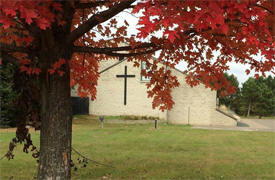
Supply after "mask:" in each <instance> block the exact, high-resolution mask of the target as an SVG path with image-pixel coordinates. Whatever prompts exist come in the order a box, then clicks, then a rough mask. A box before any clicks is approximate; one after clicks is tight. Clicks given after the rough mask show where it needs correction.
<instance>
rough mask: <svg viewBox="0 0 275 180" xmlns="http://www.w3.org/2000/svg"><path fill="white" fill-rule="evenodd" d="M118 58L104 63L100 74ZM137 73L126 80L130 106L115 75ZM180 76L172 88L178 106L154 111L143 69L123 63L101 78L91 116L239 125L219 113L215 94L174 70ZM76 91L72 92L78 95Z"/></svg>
mask: <svg viewBox="0 0 275 180" xmlns="http://www.w3.org/2000/svg"><path fill="white" fill-rule="evenodd" d="M116 62H118V59H110V60H102V62H101V63H100V67H99V69H100V71H101V70H103V69H105V68H106V67H109V66H111V65H112V64H114V63H116ZM125 65H127V73H128V74H131V75H132V74H134V75H135V78H128V79H127V105H124V78H117V77H116V75H118V74H124V67H125ZM172 72H173V74H175V75H176V76H177V77H178V80H179V82H180V87H178V88H175V89H173V91H172V96H173V100H174V102H175V105H174V107H173V109H172V110H170V111H165V112H161V111H160V110H158V109H155V110H153V109H152V99H149V98H147V88H146V82H142V81H141V77H140V68H136V67H133V63H132V62H127V61H123V62H121V63H120V64H118V65H116V66H114V67H112V68H111V69H109V70H107V71H105V72H103V73H102V74H101V75H100V78H99V81H98V87H97V98H96V100H94V101H90V109H89V111H90V114H95V115H136V116H155V117H159V118H160V119H165V120H167V121H168V123H171V124H191V125H206V126H211V125H212V126H215V125H218V126H220V125H222V126H236V124H237V122H236V121H235V120H234V119H232V118H230V117H228V116H225V115H224V114H222V113H220V112H217V111H216V91H211V90H210V89H207V88H205V87H204V85H202V84H201V85H199V86H196V87H193V88H191V87H190V86H189V85H187V83H186V82H185V75H184V74H183V73H181V72H179V71H177V70H172ZM75 94H76V92H75V91H72V95H73V96H75Z"/></svg>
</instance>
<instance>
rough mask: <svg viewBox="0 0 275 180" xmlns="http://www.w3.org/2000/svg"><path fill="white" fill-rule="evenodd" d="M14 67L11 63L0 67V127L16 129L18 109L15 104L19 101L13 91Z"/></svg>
mask: <svg viewBox="0 0 275 180" xmlns="http://www.w3.org/2000/svg"><path fill="white" fill-rule="evenodd" d="M13 75H14V66H13V65H12V64H10V63H7V64H2V65H1V66H0V81H1V83H0V98H1V100H0V102H1V112H0V126H4V127H5V126H10V127H15V126H16V122H17V116H16V114H17V109H16V106H15V105H14V104H13V102H14V101H15V100H16V99H17V97H18V93H16V92H15V91H13V85H14V82H13Z"/></svg>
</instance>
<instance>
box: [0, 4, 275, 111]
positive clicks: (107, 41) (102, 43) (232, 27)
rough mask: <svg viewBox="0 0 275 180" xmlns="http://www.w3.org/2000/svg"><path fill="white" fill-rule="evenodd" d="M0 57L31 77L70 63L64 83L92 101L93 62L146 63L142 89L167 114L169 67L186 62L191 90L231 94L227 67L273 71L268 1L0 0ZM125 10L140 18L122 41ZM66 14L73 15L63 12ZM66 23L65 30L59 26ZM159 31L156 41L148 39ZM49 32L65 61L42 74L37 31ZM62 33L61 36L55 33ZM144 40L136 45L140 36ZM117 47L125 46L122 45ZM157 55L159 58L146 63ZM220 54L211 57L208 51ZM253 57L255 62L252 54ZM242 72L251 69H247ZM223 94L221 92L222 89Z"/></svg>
mask: <svg viewBox="0 0 275 180" xmlns="http://www.w3.org/2000/svg"><path fill="white" fill-rule="evenodd" d="M0 3H1V7H0V13H1V19H0V23H1V24H2V25H1V26H0V32H1V40H0V42H1V52H2V54H3V55H2V56H3V57H2V58H3V61H5V60H10V59H13V60H14V59H15V61H16V63H17V64H19V65H20V70H21V71H22V72H26V73H28V74H30V75H34V74H35V75H38V74H39V73H41V72H43V71H47V72H48V73H49V74H54V73H58V74H59V75H60V76H62V75H63V74H64V72H63V71H62V70H61V69H60V68H61V67H62V66H63V65H64V64H69V65H70V72H71V85H75V84H78V85H79V86H78V87H79V89H78V90H79V94H80V95H81V96H87V95H88V94H90V95H91V98H92V99H94V98H95V97H96V85H97V79H98V77H99V73H98V63H99V62H100V60H102V59H105V58H109V57H111V56H122V57H128V61H133V62H134V63H135V65H136V66H139V64H140V62H141V61H145V62H146V63H147V65H148V67H149V65H150V67H151V71H149V72H142V73H143V74H144V75H146V76H150V77H151V81H150V82H149V83H148V84H147V86H148V96H149V97H153V99H154V100H153V107H157V106H159V107H160V109H162V110H164V109H166V108H168V109H170V108H171V107H172V105H173V101H172V98H171V95H170V93H171V89H172V88H174V87H176V86H178V85H179V84H178V81H177V78H176V77H175V76H173V75H172V74H171V71H170V70H167V68H165V67H160V66H158V64H159V63H162V64H164V65H165V66H166V67H170V68H174V67H175V65H176V64H178V63H179V62H180V61H185V62H187V64H188V66H187V68H188V69H187V71H186V81H187V82H188V83H189V84H190V85H191V86H195V85H198V84H199V83H200V82H202V83H204V84H205V86H206V87H210V88H212V89H216V90H220V89H222V88H224V87H225V88H226V90H227V92H228V93H232V92H234V87H232V86H231V85H230V84H229V83H228V82H227V81H226V79H225V78H224V76H223V72H224V71H226V70H228V69H229V67H228V65H227V64H228V62H231V61H235V62H237V63H242V64H248V65H250V69H253V70H255V72H257V73H263V74H264V73H265V72H271V71H273V73H274V66H275V61H274V45H275V44H274V34H275V33H274V32H275V31H274V7H275V5H274V1H272V0H238V1H236V0H228V1H214V0H211V1H194V0H185V1H175V0H146V1H138V2H135V0H101V1H95V0H79V1H77V0H76V1H64V2H62V1H61V2H60V1H53V0H51V1H50V0H49V1H42V0H41V1H38V0H37V1H28V0H26V1H24V0H16V1H10V0H1V2H0ZM125 9H132V13H133V14H134V13H141V14H142V15H141V17H140V19H139V23H138V24H139V28H138V30H139V33H138V34H137V36H136V37H133V36H131V37H129V36H127V27H128V26H129V24H128V22H127V21H126V20H125V21H124V25H118V22H117V21H118V19H117V18H118V17H116V16H115V15H117V14H118V13H120V12H122V11H124V10H125ZM71 12H73V13H72V16H71V15H70V13H71ZM68 25H69V32H68V33H67V34H65V35H63V34H64V32H67V31H65V30H64V29H66V26H68ZM157 32H160V33H158V34H162V35H161V37H159V36H155V34H156V33H157ZM47 33H48V34H50V33H52V34H54V41H65V42H66V43H65V45H64V48H69V49H71V51H72V53H73V56H72V58H71V59H65V58H61V57H59V58H57V59H55V60H51V61H50V62H51V64H50V67H48V69H47V70H45V69H43V68H41V67H42V65H41V62H40V60H39V55H37V54H36V53H35V52H37V51H38V50H41V48H45V47H44V46H43V43H42V42H43V40H41V34H43V35H44V34H47ZM62 33H63V34H62ZM145 38H146V42H144V41H145V40H143V41H142V39H145ZM123 44H127V45H126V46H125V45H123ZM156 50H161V51H160V56H159V57H158V58H157V59H156V60H154V61H149V60H148V59H150V57H151V56H152V55H153V53H154V52H155V51H156ZM217 53H220V54H219V55H218V57H217V58H216V59H213V57H214V56H215V54H217ZM258 53H260V54H261V55H262V57H264V58H263V59H261V60H256V59H254V58H253V55H257V54H258ZM246 72H247V73H249V72H250V71H249V70H247V71H246ZM224 94H225V92H224Z"/></svg>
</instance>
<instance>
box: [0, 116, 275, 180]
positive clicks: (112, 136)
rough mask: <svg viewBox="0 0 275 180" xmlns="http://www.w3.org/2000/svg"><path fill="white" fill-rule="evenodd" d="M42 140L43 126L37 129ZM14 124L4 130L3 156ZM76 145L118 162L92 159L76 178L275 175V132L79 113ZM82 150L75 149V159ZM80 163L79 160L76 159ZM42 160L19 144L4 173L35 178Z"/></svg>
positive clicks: (1, 164) (0, 168) (2, 166)
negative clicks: (103, 120) (110, 120)
mask: <svg viewBox="0 0 275 180" xmlns="http://www.w3.org/2000/svg"><path fill="white" fill-rule="evenodd" d="M32 136H33V139H34V142H35V144H38V140H39V132H33V133H32ZM13 137H14V129H8V130H7V129H2V130H0V144H1V147H0V156H2V155H3V154H4V153H5V152H6V151H7V149H8V143H9V141H10V140H11V138H13ZM73 147H74V148H75V149H77V150H78V151H80V152H81V153H83V154H84V155H85V156H87V157H89V158H91V159H93V160H96V161H99V162H102V163H104V164H109V165H112V166H113V167H114V168H111V167H106V166H101V165H96V164H94V163H89V164H88V166H87V167H86V168H78V170H77V171H72V179H129V180H132V179H195V180H197V179H228V180H231V179H232V180H234V179H236V180H245V179H247V180H254V179H275V133H272V132H241V131H213V130H199V129H192V128H190V127H188V126H180V125H166V124H164V123H162V124H160V126H159V129H157V130H155V129H154V128H153V124H146V125H125V124H105V125H104V129H101V128H100V125H99V123H98V122H97V121H96V120H94V119H91V118H89V117H87V116H78V117H77V118H75V119H74V125H73ZM77 158H78V156H77V155H76V154H75V153H73V159H74V160H75V163H76V159H77ZM76 165H77V166H78V167H80V166H81V165H79V164H78V163H76ZM36 170H37V164H36V162H35V160H34V159H33V158H32V157H31V155H30V154H25V153H23V152H22V146H18V147H16V151H15V159H14V160H10V161H8V160H6V159H3V160H1V161H0V173H1V174H0V179H1V180H2V179H3V180H6V179H9V178H11V177H13V179H16V180H22V179H27V180H29V179H33V177H34V176H35V174H36Z"/></svg>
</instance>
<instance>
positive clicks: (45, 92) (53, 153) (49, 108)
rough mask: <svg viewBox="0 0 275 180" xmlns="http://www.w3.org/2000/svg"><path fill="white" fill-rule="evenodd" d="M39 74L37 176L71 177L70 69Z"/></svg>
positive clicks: (45, 179) (46, 178)
mask: <svg viewBox="0 0 275 180" xmlns="http://www.w3.org/2000/svg"><path fill="white" fill-rule="evenodd" d="M65 66H66V67H65V70H64V71H65V73H64V75H63V76H60V75H58V74H57V73H55V74H53V75H49V74H48V72H47V70H46V71H45V72H44V73H43V74H42V75H41V78H42V81H41V83H42V84H41V132H40V159H39V166H38V174H37V179H38V180H59V179H60V180H63V179H65V180H67V179H70V178H71V171H70V169H71V168H70V162H71V143H72V106H71V98H70V73H69V67H68V65H67V64H66V65H65Z"/></svg>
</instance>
